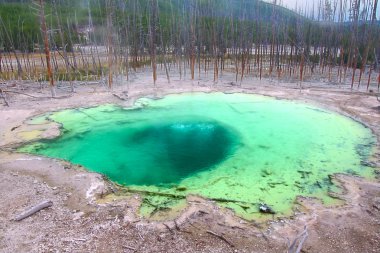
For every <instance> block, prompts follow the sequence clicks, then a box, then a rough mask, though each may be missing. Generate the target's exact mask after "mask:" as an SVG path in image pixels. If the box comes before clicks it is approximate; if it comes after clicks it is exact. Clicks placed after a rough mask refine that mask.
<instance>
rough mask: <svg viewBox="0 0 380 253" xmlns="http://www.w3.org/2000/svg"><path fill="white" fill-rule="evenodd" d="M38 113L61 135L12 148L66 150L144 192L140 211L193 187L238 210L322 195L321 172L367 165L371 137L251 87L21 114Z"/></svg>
mask: <svg viewBox="0 0 380 253" xmlns="http://www.w3.org/2000/svg"><path fill="white" fill-rule="evenodd" d="M45 121H55V122H58V123H59V124H61V135H60V137H58V138H56V139H53V140H40V141H38V142H34V143H31V144H28V145H26V146H23V147H21V148H20V151H22V152H28V153H32V154H38V155H43V156H47V157H53V158H60V159H64V160H68V161H70V162H72V163H74V164H80V165H82V166H84V167H85V168H87V169H88V170H91V171H95V172H99V173H102V174H104V175H106V176H107V177H108V178H109V179H111V180H112V181H115V182H117V183H119V184H122V185H124V186H126V187H127V188H129V189H134V190H137V191H142V192H144V191H146V192H149V193H150V194H149V195H147V196H145V198H144V200H145V201H144V202H143V205H142V208H141V210H142V212H143V213H149V212H153V211H156V209H157V206H164V207H165V208H171V207H172V206H175V205H176V204H178V201H181V200H179V198H180V197H185V196H186V195H188V194H195V195H200V196H202V197H204V198H209V199H213V200H215V201H216V202H217V204H219V205H222V206H224V207H228V208H231V209H233V210H234V211H235V212H236V214H237V215H240V216H241V217H245V218H247V219H250V218H252V217H254V216H255V215H257V213H258V206H257V205H259V203H266V204H268V205H269V206H271V207H272V208H273V209H274V210H275V211H276V212H277V213H278V214H280V215H281V214H282V215H286V214H290V212H291V210H292V207H293V205H294V201H295V199H296V197H297V196H298V195H302V196H310V197H318V198H319V199H321V200H322V201H324V202H325V203H329V202H331V201H332V199H331V198H330V197H329V195H328V192H330V191H338V188H337V187H336V185H334V184H333V182H332V181H331V180H330V177H329V175H332V174H335V173H348V174H354V175H359V176H364V177H372V176H373V173H374V172H373V169H372V168H369V167H366V166H365V163H363V161H365V160H366V159H367V158H368V157H369V156H370V155H371V153H372V149H373V147H374V143H375V138H374V136H373V135H372V133H371V131H370V130H369V129H368V128H366V127H364V126H363V125H361V124H359V123H357V122H355V121H353V120H351V119H350V118H347V117H344V116H342V115H339V114H337V113H333V112H330V111H327V110H324V109H320V108H317V107H314V106H311V105H308V104H302V103H298V102H291V101H284V100H276V99H273V98H268V97H263V96H257V95H248V94H223V93H211V94H204V93H191V94H177V95H168V96H166V97H164V98H162V99H157V100H154V99H148V98H141V99H139V100H137V102H136V103H135V105H134V106H133V107H132V108H122V107H119V106H115V105H103V106H98V107H94V108H79V109H69V110H63V111H58V112H53V113H49V114H46V115H43V116H40V117H37V118H34V119H32V120H31V122H30V123H31V124H44V123H45ZM154 193H159V194H158V195H155V194H154ZM171 196H177V197H178V198H177V197H174V198H172V197H171Z"/></svg>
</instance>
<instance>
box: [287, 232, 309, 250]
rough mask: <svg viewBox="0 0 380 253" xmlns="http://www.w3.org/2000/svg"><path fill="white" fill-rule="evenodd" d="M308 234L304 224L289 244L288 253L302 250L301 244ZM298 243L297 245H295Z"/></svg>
mask: <svg viewBox="0 0 380 253" xmlns="http://www.w3.org/2000/svg"><path fill="white" fill-rule="evenodd" d="M308 236H309V234H308V233H307V227H306V226H305V228H304V230H303V232H302V233H301V234H299V235H298V236H297V237H296V238H295V239H294V241H293V242H292V244H291V245H290V246H289V249H288V253H300V252H301V250H302V246H303V244H304V242H305V240H306V238H307V237H308ZM297 244H298V246H297ZM296 247H297V248H296Z"/></svg>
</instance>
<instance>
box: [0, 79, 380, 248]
mask: <svg viewBox="0 0 380 253" xmlns="http://www.w3.org/2000/svg"><path fill="white" fill-rule="evenodd" d="M230 79H232V77H231V78H230ZM172 83H177V85H168V84H166V82H165V81H164V80H162V81H161V82H159V83H158V85H157V88H154V87H153V86H152V85H151V82H150V77H149V76H143V77H139V78H135V79H134V80H133V81H132V82H130V84H129V87H128V86H126V85H119V86H117V87H116V88H115V89H114V91H113V92H109V91H107V89H106V88H105V87H104V86H101V85H99V84H84V85H80V86H78V88H77V93H75V94H74V95H73V96H70V97H67V98H62V99H51V98H49V93H48V89H44V90H42V91H40V89H39V87H38V85H34V84H30V85H23V87H27V88H26V89H25V90H21V89H20V88H19V87H18V86H17V85H16V86H14V85H13V84H12V83H7V84H2V88H3V89H8V90H13V91H19V92H22V93H27V94H29V95H33V96H36V97H38V98H33V97H28V96H24V95H22V94H16V93H7V99H8V101H9V103H10V106H9V107H5V106H4V105H3V104H1V103H2V101H0V189H1V191H0V200H1V205H0V252H286V250H287V248H288V245H289V242H292V241H293V239H294V238H295V237H296V236H297V235H298V234H299V233H300V232H302V231H303V229H304V226H307V231H308V234H309V236H308V238H307V240H306V241H305V244H304V245H303V249H302V252H379V249H380V181H379V178H378V179H376V180H373V181H366V180H364V179H361V178H357V177H350V176H347V175H336V176H335V180H337V181H338V182H340V183H341V184H342V186H343V188H344V191H343V194H342V195H341V196H340V197H341V198H342V199H344V200H345V204H344V205H342V206H339V207H334V208H327V207H324V206H322V205H321V204H320V203H319V202H318V201H317V200H314V199H306V198H303V197H299V199H298V205H299V207H300V208H301V209H302V212H299V213H297V214H295V215H293V216H292V217H288V218H283V219H277V220H274V221H266V222H248V221H244V220H241V219H239V218H238V217H235V216H234V215H233V213H232V212H230V211H228V210H223V209H221V208H219V207H217V206H216V205H215V204H214V203H212V202H210V201H207V200H205V199H202V198H200V197H196V196H189V197H188V203H189V204H188V206H187V208H186V209H185V210H184V211H182V212H181V214H179V215H178V216H177V217H175V218H174V219H171V220H167V221H165V222H154V221H149V220H145V219H142V218H141V217H139V216H138V215H137V209H138V206H139V203H140V197H139V196H138V195H129V196H127V197H125V198H115V199H114V198H113V197H112V195H107V194H108V193H110V192H111V191H112V189H113V188H112V187H111V185H110V184H109V183H108V182H106V181H104V180H103V179H102V177H101V176H100V175H98V174H96V173H90V172H86V171H85V170H84V169H83V168H80V167H78V166H73V165H70V164H68V163H66V162H62V161H58V160H54V159H47V158H40V157H35V156H31V155H24V154H16V153H14V152H12V148H13V147H14V146H16V145H17V144H20V143H22V142H24V141H27V140H31V139H33V138H38V137H40V136H44V137H54V136H56V135H58V134H59V130H58V126H56V125H54V124H50V125H48V126H44V127H42V128H41V126H30V125H27V124H26V123H25V120H26V119H27V118H28V117H31V116H33V115H37V114H40V113H43V112H47V111H52V110H59V109H63V108H69V107H78V106H94V105H98V104H103V103H117V104H121V105H124V106H127V105H130V104H131V103H133V101H134V99H136V98H138V97H141V96H148V95H153V96H157V97H160V96H163V95H165V94H168V93H179V92H185V91H186V92H188V91H205V92H211V91H222V92H246V93H256V94H263V95H268V96H273V97H276V98H278V99H295V100H299V101H303V102H305V103H311V104H315V105H318V106H321V107H325V108H328V109H330V110H335V111H338V112H340V113H342V114H344V115H347V116H350V117H352V118H354V119H356V120H359V121H361V122H362V123H364V124H365V125H367V126H368V127H370V128H371V129H372V130H373V132H374V133H375V134H376V136H377V137H379V136H380V103H379V102H378V101H377V99H376V97H375V96H374V94H373V93H363V92H358V91H354V92H351V91H349V90H348V89H347V88H345V87H340V88H338V87H336V86H327V85H323V84H319V83H310V84H303V88H302V89H300V88H299V87H298V86H297V84H291V83H273V82H270V81H262V82H260V81H258V80H253V79H252V80H250V79H247V80H246V81H245V82H243V84H242V86H241V87H240V86H236V85H234V84H233V83H232V82H231V81H230V80H229V77H228V76H227V77H225V79H224V81H221V82H219V83H218V84H217V85H215V84H213V83H212V82H211V81H208V80H203V81H194V82H191V81H179V80H177V81H176V80H175V79H173V80H172ZM127 89H129V91H128V95H129V98H128V100H122V99H120V97H125V94H126V93H125V92H126V90H127ZM58 94H59V95H67V92H66V90H65V89H64V86H62V87H61V89H59V90H58ZM113 94H116V95H117V96H115V95H113ZM118 97H119V98H118ZM32 130H34V131H35V132H34V133H37V134H31V133H30V131H32ZM372 160H373V163H374V164H376V165H377V167H378V168H377V169H379V164H380V156H379V153H378V152H377V153H376V154H375V155H374V157H373V159H372ZM102 198H103V199H104V198H105V199H106V200H107V201H106V200H103V201H100V202H99V199H102ZM43 200H51V201H52V202H53V206H52V207H51V208H47V209H44V210H42V211H40V212H38V213H36V214H35V215H33V216H31V217H29V218H27V219H25V220H23V221H20V222H16V221H13V220H12V219H13V218H14V217H15V216H16V215H17V214H19V213H20V212H22V211H23V210H25V209H26V208H28V207H31V206H33V205H35V204H38V203H40V202H41V201H43ZM96 200H98V201H96ZM100 203H102V204H100Z"/></svg>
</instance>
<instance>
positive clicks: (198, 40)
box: [0, 0, 380, 89]
mask: <svg viewBox="0 0 380 253" xmlns="http://www.w3.org/2000/svg"><path fill="white" fill-rule="evenodd" d="M377 9H378V1H377V0H321V1H320V4H319V6H318V10H317V11H312V12H307V11H306V10H300V12H299V13H296V12H293V11H290V10H288V9H286V8H283V7H281V6H278V5H277V4H276V1H274V3H273V4H272V3H266V2H262V1H257V0H112V1H111V0H82V1H75V0H48V1H42V0H40V1H26V0H24V1H23V0H19V1H5V0H2V1H1V0H0V76H1V78H2V79H5V80H6V79H30V80H37V79H38V80H41V79H42V80H50V84H51V85H54V80H57V79H58V80H65V81H69V82H70V83H71V82H72V81H74V80H78V79H83V77H85V78H87V79H89V78H93V79H99V78H103V79H107V83H108V85H109V87H112V83H113V77H114V76H119V75H124V76H126V78H127V79H128V74H129V73H130V72H131V71H136V69H137V68H140V67H145V66H150V67H151V69H152V73H153V81H154V83H155V82H156V80H157V65H158V64H159V65H160V66H161V68H162V69H163V70H164V71H165V73H166V76H167V79H168V81H169V82H170V72H171V71H176V72H179V73H180V75H181V77H182V73H183V72H185V71H188V72H189V73H190V76H191V79H195V78H196V76H197V75H198V77H200V74H201V72H213V73H214V81H217V80H218V77H219V76H220V73H222V72H223V71H233V72H234V73H235V74H236V81H237V82H238V80H242V79H243V78H244V76H246V75H255V76H257V77H259V78H262V77H273V76H275V77H278V78H283V77H295V78H298V79H299V80H301V81H302V80H304V78H305V77H306V76H310V75H312V74H314V73H315V72H317V71H318V72H319V73H322V74H326V75H328V78H329V80H330V79H332V78H333V77H332V76H333V75H335V76H336V80H337V81H338V82H340V83H341V82H342V81H343V82H345V80H346V77H348V76H350V77H351V78H350V81H351V87H353V86H354V83H355V81H356V82H357V83H358V86H359V85H360V83H361V81H362V76H363V74H365V75H367V79H366V80H368V83H367V89H368V87H369V85H370V82H371V77H372V79H373V78H375V80H376V77H375V75H374V74H373V73H376V71H377V68H378V66H377V65H378V64H377V63H378V58H379V55H380V53H379V52H380V25H379V22H378V20H377V17H376V11H377ZM307 13H313V14H307ZM43 54H44V56H42V55H43ZM36 55H39V57H37V56H36ZM49 65H51V66H49ZM46 69H47V71H46ZM349 69H351V72H349ZM334 71H335V72H336V73H335V72H334ZM357 73H359V77H358V78H357V80H355V78H356V75H357ZM377 82H378V84H380V76H378V77H377Z"/></svg>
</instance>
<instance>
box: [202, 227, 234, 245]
mask: <svg viewBox="0 0 380 253" xmlns="http://www.w3.org/2000/svg"><path fill="white" fill-rule="evenodd" d="M206 232H207V233H208V234H210V235H213V236H216V237H218V238H219V239H220V240H222V241H224V242H225V243H227V244H228V245H229V246H231V247H232V248H234V247H235V245H233V244H232V243H231V242H230V241H228V240H227V239H226V238H224V237H223V236H222V235H218V234H217V233H214V232H212V231H210V230H207V231H206Z"/></svg>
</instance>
